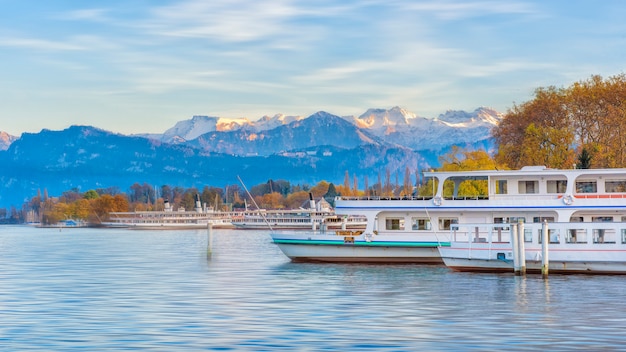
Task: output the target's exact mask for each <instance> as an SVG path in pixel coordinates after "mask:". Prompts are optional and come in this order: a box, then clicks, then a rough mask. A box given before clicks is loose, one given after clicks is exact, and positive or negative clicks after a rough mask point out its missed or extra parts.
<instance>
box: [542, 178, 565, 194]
mask: <svg viewBox="0 0 626 352" xmlns="http://www.w3.org/2000/svg"><path fill="white" fill-rule="evenodd" d="M546 186H547V187H548V189H547V191H548V193H565V191H566V190H567V180H548V182H547V184H546Z"/></svg>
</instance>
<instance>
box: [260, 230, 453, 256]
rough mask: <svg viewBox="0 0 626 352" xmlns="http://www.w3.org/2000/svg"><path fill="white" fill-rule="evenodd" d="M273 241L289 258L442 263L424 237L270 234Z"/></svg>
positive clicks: (433, 244) (436, 245) (433, 243)
mask: <svg viewBox="0 0 626 352" xmlns="http://www.w3.org/2000/svg"><path fill="white" fill-rule="evenodd" d="M271 236H272V239H273V241H274V243H275V244H276V245H277V246H278V248H280V250H281V251H282V252H283V253H284V254H285V255H286V256H287V257H289V258H290V259H291V260H292V261H297V262H302V261H315V262H337V263H389V264H391V263H415V264H443V261H442V260H441V256H440V255H439V251H438V250H437V247H438V246H439V245H444V246H445V245H449V244H448V243H438V242H434V241H427V240H411V241H407V240H399V239H378V238H376V239H369V240H368V239H366V236H364V235H361V236H355V237H354V240H352V238H350V237H348V238H345V237H342V236H336V235H332V234H327V235H309V236H307V235H293V234H289V235H285V234H275V233H273V234H271Z"/></svg>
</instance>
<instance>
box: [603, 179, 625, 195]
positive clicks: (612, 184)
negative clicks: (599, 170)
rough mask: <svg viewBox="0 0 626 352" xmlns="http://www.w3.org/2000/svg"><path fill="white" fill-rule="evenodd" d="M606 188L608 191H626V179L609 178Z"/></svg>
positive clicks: (605, 184)
mask: <svg viewBox="0 0 626 352" xmlns="http://www.w3.org/2000/svg"><path fill="white" fill-rule="evenodd" d="M604 189H605V190H606V192H607V193H617V192H626V180H607V181H606V182H605V183H604Z"/></svg>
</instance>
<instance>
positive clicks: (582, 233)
mask: <svg viewBox="0 0 626 352" xmlns="http://www.w3.org/2000/svg"><path fill="white" fill-rule="evenodd" d="M565 243H587V230H586V229H568V230H567V235H566V236H565Z"/></svg>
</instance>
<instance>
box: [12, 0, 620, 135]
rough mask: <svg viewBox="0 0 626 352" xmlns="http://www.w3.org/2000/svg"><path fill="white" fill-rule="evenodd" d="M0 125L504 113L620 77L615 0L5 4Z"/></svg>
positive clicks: (165, 124)
mask: <svg viewBox="0 0 626 352" xmlns="http://www.w3.org/2000/svg"><path fill="white" fill-rule="evenodd" d="M0 8H2V11H1V12H0V131H5V132H8V133H9V134H12V135H15V136H19V135H21V133H23V132H35V133H36V132H39V131H41V130H42V129H51V130H62V129H65V128H67V127H69V126H71V125H91V126H95V127H99V128H102V129H105V130H108V131H112V132H116V133H123V134H133V133H162V132H164V131H165V130H167V129H168V128H170V127H172V126H174V124H175V123H176V122H178V121H181V120H186V119H190V118H191V117H192V116H194V115H208V116H219V117H226V118H240V117H247V118H248V119H250V120H258V119H259V118H261V117H262V116H264V115H269V116H273V115H275V114H279V113H281V114H285V115H300V116H309V115H311V114H313V113H315V112H317V111H326V112H329V113H332V114H335V115H340V116H345V115H356V116H358V115H361V114H362V113H364V112H365V111H366V110H367V109H369V108H383V109H389V108H392V107H394V106H400V107H402V108H404V109H406V110H408V111H410V112H413V113H415V114H417V115H418V116H423V117H437V116H438V115H439V114H442V113H444V112H445V111H447V110H465V111H473V110H474V109H476V108H478V107H481V106H486V107H491V108H493V109H496V110H497V111H500V112H506V111H507V109H510V108H511V107H512V106H513V105H514V104H519V103H522V102H524V101H528V100H531V99H532V97H533V92H534V90H535V89H536V88H538V87H547V86H556V87H566V86H569V85H570V84H572V83H574V82H576V81H580V80H586V79H588V78H589V77H591V75H601V76H603V77H609V76H614V75H618V74H622V73H624V65H625V64H626V21H625V20H624V18H626V6H625V4H624V2H623V1H621V0H614V1H611V0H603V1H576V0H574V1H572V0H567V1H558V0H554V1H543V0H538V1H523V0H510V1H500V0H495V1H491V0H481V1H472V0H464V1H461V0H458V1H456V0H450V1H419V0H413V1H409V0H407V1H405V0H380V1H379V0H357V1H353V0H318V1H299V0H268V1H258V0H211V1H207V0H184V1H166V0H133V1H128V0H106V1H101V0H90V1H73V0H50V1H41V0H20V1H15V0H0Z"/></svg>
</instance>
